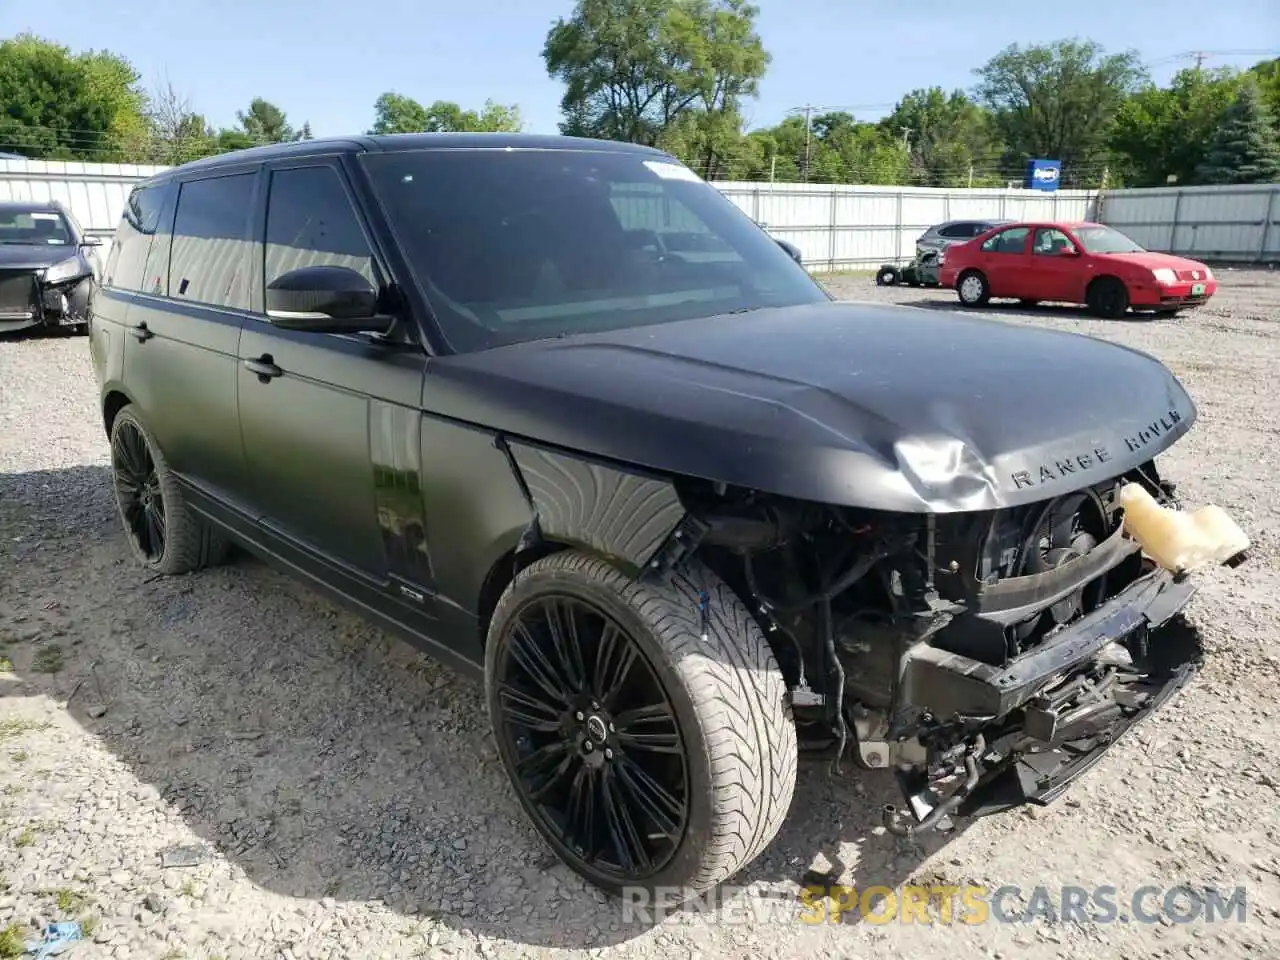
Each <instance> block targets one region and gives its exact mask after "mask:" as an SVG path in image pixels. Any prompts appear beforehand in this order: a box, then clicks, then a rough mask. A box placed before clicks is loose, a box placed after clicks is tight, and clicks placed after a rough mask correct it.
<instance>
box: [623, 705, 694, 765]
mask: <svg viewBox="0 0 1280 960" xmlns="http://www.w3.org/2000/svg"><path fill="white" fill-rule="evenodd" d="M616 724H617V728H618V743H619V744H620V745H622V746H624V747H627V748H629V749H632V750H645V751H648V752H650V753H674V754H679V753H681V752H682V751H681V748H680V734H679V733H678V732H677V729H676V718H675V715H674V714H672V712H671V710H670V709H669V708H668V707H667V705H666V704H665V703H654V704H650V705H649V706H647V707H640V708H638V709H635V710H627V711H624V712H623V713H620V714H618V716H617V719H616ZM652 727H666V728H668V729H658V730H654V729H651V728H652Z"/></svg>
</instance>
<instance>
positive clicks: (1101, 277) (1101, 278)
mask: <svg viewBox="0 0 1280 960" xmlns="http://www.w3.org/2000/svg"><path fill="white" fill-rule="evenodd" d="M1107 282H1113V283H1118V284H1120V286H1122V287H1124V289H1125V292H1126V293H1127V292H1128V290H1129V284H1128V283H1126V282H1125V279H1124V277H1122V276H1120V275H1119V274H1115V273H1100V274H1098V275H1097V276H1096V277H1094V278H1093V279H1091V280H1090V281H1089V282H1088V283H1087V284H1085V288H1084V295H1085V296H1086V297H1087V296H1089V291H1090V290H1093V289H1094V288H1096V287H1097V286H1098V284H1100V283H1107Z"/></svg>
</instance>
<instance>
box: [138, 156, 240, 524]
mask: <svg viewBox="0 0 1280 960" xmlns="http://www.w3.org/2000/svg"><path fill="white" fill-rule="evenodd" d="M175 187H176V189H175V190H174V192H173V195H172V197H171V198H170V199H171V201H172V202H171V204H170V206H169V207H168V208H167V212H166V214H165V215H164V216H163V217H162V222H161V225H160V228H159V229H158V230H157V231H156V235H155V237H154V238H153V240H152V243H151V249H150V252H149V254H148V257H147V265H146V272H145V275H144V277H143V282H142V287H143V289H142V290H141V291H139V292H138V293H137V294H135V295H134V296H133V298H132V302H131V303H130V304H129V309H128V320H127V329H126V331H125V334H126V339H125V358H124V382H125V384H126V385H127V387H128V390H129V393H130V394H131V396H132V399H133V401H134V403H135V404H136V405H137V407H138V409H139V411H140V413H141V416H142V419H143V422H144V423H146V424H147V426H148V428H149V429H150V430H151V432H152V433H153V434H154V435H155V438H156V441H157V443H158V444H159V446H160V449H161V450H162V451H163V452H164V455H165V457H166V458H167V459H168V461H169V464H170V466H171V467H172V468H173V470H174V471H175V472H177V473H178V474H179V475H180V476H181V477H182V478H183V479H185V480H187V481H188V482H189V483H191V484H192V485H194V486H195V487H197V488H198V489H199V490H201V491H203V492H204V493H206V494H208V495H211V496H213V497H214V498H216V499H218V500H222V501H225V502H229V503H234V504H243V501H244V498H245V496H246V492H247V490H246V483H245V480H246V477H245V468H244V449H243V447H242V445H241V443H240V426H239V422H238V419H237V404H236V370H237V356H236V350H237V346H238V342H239V339H240V327H241V325H242V324H243V323H244V321H245V317H246V316H247V314H248V307H249V272H250V268H251V262H250V256H249V253H250V247H251V243H250V233H249V231H250V227H251V214H252V210H253V206H254V198H255V193H256V191H257V189H258V168H257V166H256V165H251V166H243V167H231V168H219V169H217V170H216V171H211V172H209V173H208V174H206V175H205V176H203V177H199V178H191V179H186V180H184V181H182V182H180V183H177V184H175Z"/></svg>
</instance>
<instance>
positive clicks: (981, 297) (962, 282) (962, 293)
mask: <svg viewBox="0 0 1280 960" xmlns="http://www.w3.org/2000/svg"><path fill="white" fill-rule="evenodd" d="M956 295H957V296H958V297H959V298H960V302H961V303H962V304H964V305H965V306H966V307H983V306H986V305H987V303H988V301H990V300H991V288H990V287H989V286H987V278H986V277H985V276H983V275H982V272H981V271H979V270H966V271H965V272H964V273H962V274H960V276H959V277H957V278H956Z"/></svg>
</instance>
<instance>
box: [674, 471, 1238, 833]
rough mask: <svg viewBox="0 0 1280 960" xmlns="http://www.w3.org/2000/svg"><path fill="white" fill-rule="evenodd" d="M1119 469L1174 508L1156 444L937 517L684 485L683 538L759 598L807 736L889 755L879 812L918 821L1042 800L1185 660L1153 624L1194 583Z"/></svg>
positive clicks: (1174, 678) (1170, 682)
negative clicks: (1122, 462)
mask: <svg viewBox="0 0 1280 960" xmlns="http://www.w3.org/2000/svg"><path fill="white" fill-rule="evenodd" d="M1127 485H1140V487H1141V488H1142V489H1143V490H1145V491H1146V493H1147V494H1150V499H1151V501H1152V502H1153V503H1154V504H1160V505H1165V506H1173V507H1177V506H1178V504H1177V500H1176V498H1175V497H1174V486H1173V484H1171V483H1168V482H1165V481H1163V480H1162V479H1161V478H1160V477H1159V475H1158V473H1157V471H1156V466H1155V463H1154V462H1153V461H1148V462H1147V463H1146V464H1144V465H1142V466H1140V467H1138V468H1136V469H1134V470H1133V471H1131V472H1130V473H1128V474H1125V475H1121V476H1117V477H1114V478H1111V479H1109V480H1107V481H1106V482H1103V483H1099V484H1096V485H1094V486H1090V487H1087V488H1084V489H1081V490H1076V491H1072V492H1069V493H1066V494H1063V495H1060V496H1056V497H1054V498H1052V499H1047V500H1043V501H1040V502H1035V503H1031V504H1027V505H1023V506H1016V507H1011V508H1006V509H1000V510H991V511H980V512H968V513H950V514H936V515H935V514H926V515H912V514H899V513H885V512H877V511H871V510H858V509H854V508H845V507H831V506H825V505H819V504H812V503H804V502H800V501H796V500H789V499H785V498H779V497H774V496H769V495H762V494H755V493H751V492H748V491H741V490H735V489H733V488H729V487H726V486H724V485H720V484H705V485H702V484H690V485H688V486H686V487H685V488H683V489H682V490H681V498H682V500H683V501H684V503H685V506H686V508H687V509H688V511H689V514H688V516H687V517H686V520H685V525H686V530H685V532H684V535H683V538H682V539H683V543H684V544H685V545H686V549H687V550H696V552H697V554H698V556H699V557H700V558H701V559H702V560H703V561H704V562H706V563H707V564H709V565H710V566H711V567H712V568H713V569H715V570H716V572H717V573H718V574H719V575H720V576H721V577H722V578H724V579H725V580H726V581H727V582H728V583H730V584H731V585H732V586H733V587H734V588H735V590H736V591H737V592H738V595H739V596H740V597H742V598H744V600H746V601H747V602H748V605H749V606H750V607H751V608H752V612H753V613H754V615H755V616H756V618H757V621H758V622H759V624H760V626H761V628H762V629H763V630H764V631H765V634H766V636H767V637H768V639H769V641H770V643H771V646H772V647H773V650H774V653H775V655H776V657H777V659H778V661H779V663H780V664H781V666H782V669H783V672H784V674H785V675H786V678H787V683H788V686H789V688H790V689H791V698H792V709H793V713H794V715H795V718H796V721H797V724H798V725H799V729H800V732H801V738H802V742H803V743H807V745H808V746H809V747H810V748H812V749H815V750H822V751H829V752H830V754H831V755H832V758H833V762H834V764H835V765H836V768H837V770H838V769H839V765H840V762H841V760H842V758H844V757H846V756H852V758H853V760H854V761H855V762H856V763H857V764H858V765H860V766H862V767H864V768H870V769H890V770H893V771H894V772H895V774H896V775H897V777H898V780H899V783H900V785H901V786H902V789H903V792H904V794H905V797H906V799H907V802H908V805H909V808H910V810H909V814H910V817H909V818H908V817H902V816H901V815H900V814H899V812H898V811H897V810H895V809H893V808H889V809H887V810H886V811H885V817H886V826H888V827H889V828H890V829H891V830H892V831H894V832H897V833H912V832H915V831H917V830H921V829H928V828H931V827H934V826H937V825H938V824H939V823H941V822H943V821H945V819H946V817H947V816H948V815H949V814H951V813H959V814H962V815H976V814H979V813H985V812H994V811H996V810H999V809H1004V808H1006V807H1008V806H1011V805H1015V804H1018V803H1022V802H1026V801H1032V802H1041V803H1045V802H1048V801H1049V800H1051V799H1052V798H1053V797H1055V796H1056V795H1057V794H1058V793H1060V792H1061V791H1062V790H1063V789H1065V787H1066V785H1067V783H1068V781H1070V780H1071V779H1073V778H1074V777H1075V776H1077V775H1078V774H1079V773H1081V772H1083V770H1084V769H1087V767H1088V766H1090V765H1092V763H1093V762H1094V761H1095V760H1097V759H1098V758H1099V757H1100V756H1101V755H1102V754H1103V752H1104V751H1105V750H1106V748H1107V747H1108V746H1109V745H1110V744H1111V743H1112V742H1114V741H1115V739H1116V738H1117V737H1119V736H1120V735H1121V734H1122V733H1123V732H1124V731H1125V730H1126V729H1127V728H1128V727H1129V726H1130V725H1131V724H1133V723H1134V722H1136V721H1137V720H1139V719H1141V718H1142V717H1143V716H1145V715H1146V714H1148V713H1149V712H1150V711H1151V710H1153V709H1154V708H1155V707H1156V706H1158V705H1159V703H1161V702H1163V700H1164V699H1166V698H1167V697H1168V696H1170V695H1172V693H1174V692H1176V690H1177V689H1178V688H1180V687H1181V686H1182V684H1183V683H1185V682H1186V680H1187V679H1189V678H1190V676H1191V675H1192V674H1193V673H1194V671H1195V669H1196V668H1197V666H1198V663H1199V661H1198V656H1197V653H1196V651H1195V650H1194V649H1190V648H1189V645H1188V644H1187V643H1185V642H1181V643H1180V639H1181V640H1185V638H1181V637H1180V635H1179V633H1178V631H1177V630H1176V629H1173V628H1172V627H1171V628H1170V629H1166V630H1163V631H1161V632H1160V633H1159V634H1158V635H1155V636H1153V631H1155V630H1156V629H1157V628H1160V627H1162V626H1165V625H1166V624H1169V622H1170V621H1171V619H1172V618H1173V617H1174V615H1175V614H1176V613H1177V612H1178V611H1179V610H1180V609H1181V608H1182V607H1183V606H1184V605H1185V603H1186V602H1187V600H1188V599H1190V596H1191V594H1192V592H1193V587H1192V586H1191V585H1190V583H1188V582H1187V580H1186V577H1185V576H1184V575H1183V574H1182V573H1181V572H1171V571H1169V570H1166V569H1163V568H1161V567H1160V566H1159V565H1158V564H1157V563H1156V562H1155V561H1154V560H1152V559H1151V558H1150V557H1149V556H1147V555H1146V554H1145V553H1144V550H1143V549H1142V547H1141V546H1140V544H1139V542H1138V541H1136V540H1135V539H1134V538H1133V537H1132V536H1129V535H1127V532H1126V530H1125V527H1124V522H1123V514H1124V508H1123V506H1122V504H1121V502H1120V491H1121V490H1122V489H1125V488H1126V486H1127ZM1144 496H1145V494H1144ZM1241 558H1242V555H1241V556H1236V557H1233V558H1232V560H1233V562H1236V561H1238V560H1239V559H1241ZM666 559H667V562H675V561H676V560H677V558H675V557H668V558H666ZM913 821H914V822H913Z"/></svg>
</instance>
